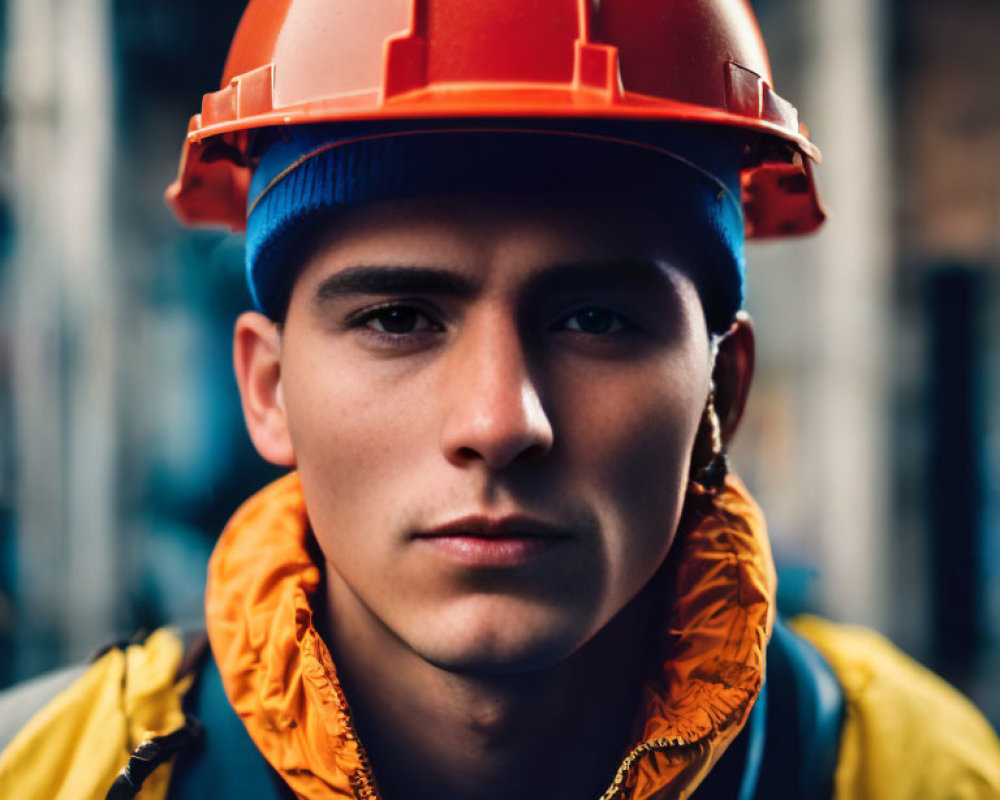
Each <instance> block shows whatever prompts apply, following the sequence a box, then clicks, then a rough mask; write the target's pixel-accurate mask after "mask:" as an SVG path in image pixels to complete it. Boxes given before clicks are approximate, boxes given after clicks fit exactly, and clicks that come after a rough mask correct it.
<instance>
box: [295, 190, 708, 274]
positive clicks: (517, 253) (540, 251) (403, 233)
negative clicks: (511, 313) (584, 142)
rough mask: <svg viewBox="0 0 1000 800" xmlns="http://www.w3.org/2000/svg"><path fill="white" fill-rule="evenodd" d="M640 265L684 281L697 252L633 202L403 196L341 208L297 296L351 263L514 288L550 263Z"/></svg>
mask: <svg viewBox="0 0 1000 800" xmlns="http://www.w3.org/2000/svg"><path fill="white" fill-rule="evenodd" d="M639 260H642V261H655V262H658V263H661V264H663V265H665V266H667V267H669V268H670V269H671V270H676V271H679V272H682V273H685V274H686V273H692V272H695V271H696V270H697V267H698V256H697V246H696V243H694V242H691V241H688V240H687V239H686V238H685V236H684V234H683V233H682V232H681V231H679V230H676V229H675V228H674V227H673V226H672V225H671V222H670V220H669V219H665V218H664V216H663V214H662V212H658V211H656V210H653V209H651V208H649V207H646V206H643V205H642V204H640V203H630V202H623V201H620V200H614V201H612V200H608V199H602V198H599V197H571V196H565V195H554V196H548V197H538V196H523V197H522V196H514V195H452V196H432V197H419V198H407V199H396V200H388V201H381V202H377V203H371V204H367V205H364V206H360V207H357V208H354V209H350V210H348V211H346V212H343V213H342V214H340V215H339V216H338V217H337V218H336V219H334V220H333V221H331V222H330V223H329V224H327V225H325V226H324V227H323V228H321V229H319V230H318V231H317V232H316V233H315V234H314V239H313V242H312V243H311V245H310V246H309V248H308V249H307V251H306V252H305V257H304V259H303V261H302V264H301V272H300V274H299V276H298V280H297V281H296V291H297V290H298V287H299V286H300V285H303V284H314V283H315V282H316V281H317V280H321V279H322V277H323V275H325V274H329V273H330V272H335V271H338V270H340V269H346V268H350V267H354V266H358V265H373V266H374V265H378V266H399V267H406V266H414V267H417V266H433V267H444V268H451V269H456V270H461V271H463V272H476V271H482V270H483V269H486V268H492V269H491V272H494V273H496V277H497V278H508V279H510V280H516V279H517V278H518V277H519V276H521V275H526V274H528V273H530V272H533V271H535V270H537V269H543V268H545V267H547V266H551V265H556V264H565V263H570V262H574V263H586V262H596V261H602V262H614V261H639Z"/></svg>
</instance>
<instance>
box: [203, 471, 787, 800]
mask: <svg viewBox="0 0 1000 800" xmlns="http://www.w3.org/2000/svg"><path fill="white" fill-rule="evenodd" d="M309 537H310V534H309V523H308V518H307V516H306V511H305V505H304V502H303V499H302V491H301V486H300V483H299V479H298V475H297V474H295V473H292V474H290V475H288V476H286V477H284V478H282V479H281V480H279V481H276V482H275V483H273V484H272V485H270V486H268V487H267V488H265V489H264V490H263V491H261V492H260V493H258V494H257V495H255V496H254V497H252V498H251V499H250V500H248V501H247V502H246V503H245V504H244V505H243V507H242V508H240V510H239V511H238V512H237V513H236V515H235V516H234V517H233V519H232V520H231V521H230V523H229V525H228V526H227V527H226V530H225V531H224V532H223V534H222V536H221V538H220V539H219V542H218V544H217V545H216V548H215V552H214V553H213V555H212V560H211V563H210V566H209V582H208V590H207V595H206V614H207V625H208V634H209V639H210V641H211V645H212V650H213V653H214V655H215V659H216V662H217V663H218V666H219V670H220V672H221V674H222V680H223V685H224V686H225V689H226V694H227V696H228V697H229V700H230V702H231V703H232V705H233V708H234V709H235V710H236V712H237V713H238V714H239V716H240V717H241V718H242V719H243V722H244V724H245V725H246V728H247V731H248V732H249V733H250V736H251V738H252V739H253V740H254V742H255V743H256V745H257V747H258V748H259V749H260V751H261V753H262V754H263V755H264V756H265V758H267V760H268V761H269V762H270V763H271V765H272V766H273V767H274V768H275V769H276V770H277V771H278V773H279V774H280V775H281V776H282V777H283V778H284V780H285V781H286V782H287V783H288V785H289V786H290V787H291V788H292V790H293V791H294V792H295V793H296V795H297V796H298V797H300V798H302V800H320V798H330V797H334V798H336V797H340V798H369V797H378V793H377V789H376V786H375V782H374V779H373V777H372V775H371V771H370V768H369V766H368V762H367V758H366V756H365V753H364V748H363V747H362V745H361V743H360V742H359V741H358V738H357V736H356V734H355V730H354V726H353V724H352V721H351V714H350V709H349V707H348V705H347V702H346V700H345V698H344V695H343V691H342V689H341V687H340V683H339V681H338V680H337V672H336V667H335V666H334V663H333V660H332V658H331V656H330V652H329V650H328V649H327V647H326V645H325V643H324V642H323V640H322V639H321V638H320V636H319V634H318V632H317V631H316V628H315V627H314V626H313V623H312V609H311V607H310V599H311V598H312V597H313V595H314V594H315V592H316V590H317V587H318V586H319V583H320V570H319V567H318V566H317V565H316V564H315V563H313V561H312V560H311V558H310V555H309ZM664 569H665V570H666V571H667V573H668V574H667V575H665V576H664V577H665V578H666V585H667V586H668V587H669V591H668V593H667V596H666V597H665V602H666V603H668V606H667V609H666V611H665V620H666V624H665V625H664V628H663V630H662V632H661V637H660V641H659V658H658V659H657V663H655V664H654V665H653V668H652V669H651V671H650V674H649V678H648V680H647V681H646V683H645V685H644V687H643V693H642V701H641V707H640V709H639V710H638V718H637V725H636V731H637V734H638V735H637V740H636V742H635V743H634V746H633V747H631V748H630V750H629V752H628V754H627V755H626V757H625V758H624V760H623V762H622V764H621V766H620V767H619V769H618V771H617V774H616V775H615V778H614V781H613V782H612V784H611V785H610V787H609V788H608V790H607V792H606V793H605V794H604V798H603V800H611V798H616V799H617V798H621V800H625V799H626V798H627V800H652V798H656V799H657V800H665V799H666V798H670V799H671V800H672V799H673V798H677V799H678V800H680V799H681V798H686V797H688V796H690V794H691V792H693V791H694V789H695V788H696V787H697V786H698V784H699V783H700V782H701V780H702V779H703V778H704V776H705V775H706V774H707V773H708V771H709V770H710V769H711V767H712V765H713V764H715V762H716V761H717V760H718V758H719V757H720V756H721V755H722V753H723V752H724V751H725V749H726V747H728V746H729V744H730V743H731V742H732V740H733V739H734V738H735V737H736V735H737V734H738V733H739V731H740V729H741V728H742V726H743V724H744V723H745V721H746V718H747V715H748V714H749V712H750V709H751V707H752V706H753V703H754V701H755V700H756V698H757V695H758V693H759V692H760V688H761V685H762V684H763V679H764V652H765V648H766V646H767V641H768V639H769V637H770V633H771V627H772V624H773V618H774V603H773V596H774V586H775V576H774V566H773V563H772V561H771V552H770V547H769V545H768V541H767V533H766V528H765V525H764V520H763V517H762V515H761V513H760V510H759V509H758V508H757V506H756V504H755V503H754V502H753V500H752V499H751V498H750V496H749V494H748V493H747V491H746V489H745V487H744V486H743V485H742V483H740V481H739V480H738V479H737V478H735V477H732V476H730V477H728V478H727V479H726V481H725V484H724V485H723V486H722V487H720V488H718V489H713V490H708V489H705V488H703V487H700V486H698V485H697V484H691V487H690V489H689V491H688V498H687V503H686V506H685V512H684V517H683V519H682V523H681V528H680V530H679V532H678V537H677V540H676V543H675V545H674V547H673V549H672V551H671V555H670V558H669V559H668V562H667V563H666V564H665V565H664Z"/></svg>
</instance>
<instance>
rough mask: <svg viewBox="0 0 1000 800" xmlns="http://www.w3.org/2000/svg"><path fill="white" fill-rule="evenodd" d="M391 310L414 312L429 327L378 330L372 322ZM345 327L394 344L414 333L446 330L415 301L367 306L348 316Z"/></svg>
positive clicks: (418, 319)
mask: <svg viewBox="0 0 1000 800" xmlns="http://www.w3.org/2000/svg"><path fill="white" fill-rule="evenodd" d="M390 312H403V313H412V314H414V315H415V317H416V318H417V321H418V323H419V321H420V320H423V321H425V322H426V323H427V327H425V328H418V329H416V330H411V331H401V332H393V331H387V330H378V329H377V328H374V327H371V325H370V323H371V322H373V321H376V320H378V319H379V318H380V317H384V316H385V315H387V314H389V313H390ZM345 327H347V328H348V329H352V330H360V331H362V332H364V333H365V334H366V335H369V336H373V337H376V338H379V339H382V340H384V341H387V342H390V343H393V344H396V343H400V342H402V341H403V340H404V339H408V338H410V337H413V336H414V335H419V334H428V333H440V332H442V331H443V330H444V325H442V324H441V323H440V322H438V321H437V320H436V319H434V317H433V315H432V314H430V313H429V312H427V311H425V310H424V309H422V308H420V307H419V306H418V305H416V304H414V303H403V302H391V303H383V304H381V305H378V306H374V307H372V308H366V309H363V310H361V311H358V312H356V313H354V314H352V315H351V316H350V317H348V319H347V323H346V326H345Z"/></svg>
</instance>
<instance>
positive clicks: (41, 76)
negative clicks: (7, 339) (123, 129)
mask: <svg viewBox="0 0 1000 800" xmlns="http://www.w3.org/2000/svg"><path fill="white" fill-rule="evenodd" d="M7 13H8V42H9V49H8V56H7V59H8V60H7V70H6V86H5V93H6V96H7V99H8V104H9V108H10V117H9V125H10V129H11V134H12V142H13V154H12V160H13V167H14V186H13V191H12V197H13V204H14V214H15V220H16V247H15V252H14V255H13V262H12V264H11V269H10V273H11V284H10V286H9V287H7V290H6V291H5V303H7V304H8V307H7V312H9V313H5V316H6V317H7V319H8V320H10V321H11V323H12V327H13V333H12V337H13V341H14V364H15V366H14V369H15V410H14V414H15V430H16V432H17V439H18V444H17V464H18V475H17V482H18V500H17V518H16V528H17V557H18V584H17V591H18V598H17V599H18V605H19V608H20V613H19V617H18V621H17V631H18V634H17V638H18V649H19V652H20V653H21V654H22V658H21V661H20V663H19V664H18V666H17V672H18V673H20V674H25V673H27V672H32V671H36V670H37V669H40V668H45V667H47V666H50V662H51V660H52V658H53V657H55V658H59V657H62V658H77V657H79V656H80V655H81V654H85V653H86V652H87V651H88V650H89V649H91V648H92V647H93V646H94V645H95V644H98V643H100V642H101V641H102V640H103V639H106V637H107V636H108V635H109V633H110V632H112V631H113V630H114V629H115V617H116V592H117V591H118V590H119V589H120V587H121V586H122V581H121V580H120V578H119V577H118V568H117V563H116V555H117V552H116V546H115V541H116V536H117V528H118V525H117V519H116V513H115V494H116V493H115V456H114V454H115V448H116V424H115V409H114V396H115V394H114V382H115V372H116V370H115V340H114V320H115V303H114V297H115V284H114V275H113V272H112V263H113V252H112V248H111V245H110V228H111V221H110V204H109V196H108V193H109V188H110V148H111V140H112V86H113V84H112V74H111V67H110V49H111V48H110V43H109V30H108V29H109V10H108V3H107V0H72V2H59V1H58V0H8V3H7ZM11 323H8V324H11ZM53 646H55V647H56V648H57V652H56V654H55V655H54V656H53V654H52V653H51V649H52V647H53Z"/></svg>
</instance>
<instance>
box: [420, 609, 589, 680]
mask: <svg viewBox="0 0 1000 800" xmlns="http://www.w3.org/2000/svg"><path fill="white" fill-rule="evenodd" d="M526 605H528V604H526V603H524V602H523V601H516V600H513V601H512V600H509V599H505V600H500V599H499V598H497V597H496V596H487V597H480V598H467V599H465V600H464V601H462V602H461V603H456V604H454V607H452V608H449V609H447V610H445V611H443V612H442V613H439V614H435V615H434V617H433V619H434V622H433V623H426V622H425V623H424V624H423V625H422V626H421V628H420V629H418V630H414V631H413V632H412V635H410V636H404V638H405V639H406V640H408V643H409V645H410V647H411V648H412V649H413V650H414V651H416V652H417V653H418V654H419V655H420V656H421V657H423V658H424V659H425V660H426V661H428V662H430V663H431V664H434V665H435V666H437V667H439V668H440V669H444V670H447V671H449V672H455V673H461V674H470V675H516V674H520V673H527V672H535V671H538V670H542V669H546V668H548V667H552V666H554V665H555V664H558V663H559V662H561V661H563V660H564V659H566V658H567V657H569V656H570V655H571V654H572V653H573V652H575V651H576V649H577V648H579V647H580V646H581V645H582V644H583V643H584V642H585V641H586V640H587V639H588V638H589V635H588V630H587V629H588V628H589V627H590V626H587V625H585V624H581V621H580V620H575V619H573V618H572V617H571V616H569V615H566V614H565V613H563V614H559V613H557V612H555V611H554V610H552V609H545V608H537V607H530V606H529V607H525V606H526Z"/></svg>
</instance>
